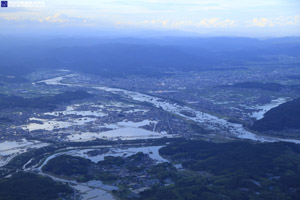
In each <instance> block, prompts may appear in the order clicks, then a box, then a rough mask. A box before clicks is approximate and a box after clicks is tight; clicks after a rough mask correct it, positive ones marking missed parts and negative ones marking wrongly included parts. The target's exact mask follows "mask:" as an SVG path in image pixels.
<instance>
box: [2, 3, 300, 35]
mask: <svg viewBox="0 0 300 200" xmlns="http://www.w3.org/2000/svg"><path fill="white" fill-rule="evenodd" d="M21 3H23V4H22V5H21ZM26 3H27V4H28V5H27V6H28V7H24V5H26ZM30 3H32V5H30ZM38 3H40V4H38ZM13 6H15V7H13ZM16 6H22V7H16ZM33 6H38V7H33ZM0 27H1V28H0V29H1V32H2V33H4V34H5V33H9V34H26V33H27V34H28V33H36V34H39V33H40V34H47V33H48V34H70V35H71V34H89V35H97V34H103V33H107V34H109V33H120V34H122V33H136V34H137V33H141V31H143V32H152V33H153V32H155V33H162V34H163V33H164V34H166V33H167V34H178V33H180V34H187V33H197V34H199V35H211V36H215V35H225V36H253V37H257V36H258V37H261V36H300V0H210V1H204V0H81V1H76V0H45V1H42V0H39V1H34V0H32V1H15V0H8V7H7V8H2V7H1V8H0Z"/></svg>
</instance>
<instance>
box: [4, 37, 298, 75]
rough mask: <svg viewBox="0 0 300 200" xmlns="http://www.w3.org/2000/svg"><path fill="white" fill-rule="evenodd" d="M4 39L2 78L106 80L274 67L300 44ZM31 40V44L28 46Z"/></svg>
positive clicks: (213, 40)
mask: <svg viewBox="0 0 300 200" xmlns="http://www.w3.org/2000/svg"><path fill="white" fill-rule="evenodd" d="M2 40H3V39H1V38H0V42H1V47H0V60H1V63H0V74H6V75H16V74H21V75H22V74H26V73H28V72H31V71H33V70H36V69H40V68H43V69H45V68H50V69H61V68H63V69H70V70H76V71H80V72H84V73H93V74H100V75H105V76H122V75H128V74H138V75H146V76H157V75H163V74H164V73H166V72H168V71H170V69H173V70H179V71H197V70H201V71H202V70H210V69H211V68H215V67H216V66H217V67H219V68H222V67H240V66H241V65H242V64H244V63H249V62H256V61H258V62H261V61H276V60H277V59H278V58H279V56H289V57H293V56H298V55H299V54H300V40H299V38H278V39H268V40H259V39H253V38H234V37H232V38H229V37H216V38H199V37H186V38H184V37H163V38H145V39H137V38H119V39H118V38H116V39H107V40H105V39H103V38H98V39H96V38H75V39H72V38H65V39H63V38H57V39H51V40H47V39H44V40H37V41H34V40H33V41H32V42H30V39H27V40H26V39H18V40H10V39H9V38H6V39H5V41H3V42H2ZM28 40H29V41H28Z"/></svg>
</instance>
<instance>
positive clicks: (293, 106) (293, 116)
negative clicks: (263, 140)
mask: <svg viewBox="0 0 300 200" xmlns="http://www.w3.org/2000/svg"><path fill="white" fill-rule="evenodd" d="M251 128H252V129H253V130H257V131H262V132H267V131H283V130H285V129H299V130H300V98H297V99H295V100H292V101H289V102H286V103H284V104H281V105H279V106H278V107H275V108H273V109H271V110H269V111H268V112H266V113H265V115H264V117H263V118H262V119H260V120H257V121H255V122H254V124H253V125H252V127H251Z"/></svg>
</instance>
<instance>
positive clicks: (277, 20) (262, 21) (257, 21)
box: [248, 15, 300, 27]
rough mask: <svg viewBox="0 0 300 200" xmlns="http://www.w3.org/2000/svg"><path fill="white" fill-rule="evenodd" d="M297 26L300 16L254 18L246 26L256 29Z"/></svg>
mask: <svg viewBox="0 0 300 200" xmlns="http://www.w3.org/2000/svg"><path fill="white" fill-rule="evenodd" d="M290 25H294V26H299V25H300V15H296V16H280V17H272V18H266V17H262V18H254V19H252V20H251V22H250V23H249V24H248V26H256V27H274V26H290Z"/></svg>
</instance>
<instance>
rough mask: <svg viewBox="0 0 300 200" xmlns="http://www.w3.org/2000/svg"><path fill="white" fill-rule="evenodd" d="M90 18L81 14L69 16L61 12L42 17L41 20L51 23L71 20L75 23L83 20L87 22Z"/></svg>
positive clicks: (70, 21)
mask: <svg viewBox="0 0 300 200" xmlns="http://www.w3.org/2000/svg"><path fill="white" fill-rule="evenodd" d="M88 21H89V19H87V18H84V17H81V16H76V17H69V16H67V15H65V14H61V13H56V14H54V15H52V16H47V17H45V18H43V19H40V20H39V22H41V23H43V22H49V23H65V22H69V23H72V22H73V23H74V22H76V23H77V22H79V23H80V22H82V23H86V22H88Z"/></svg>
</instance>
